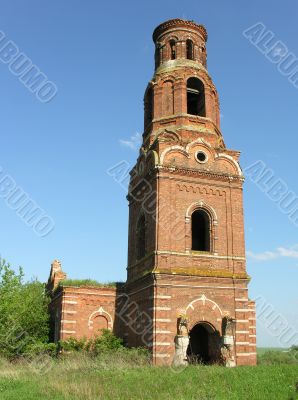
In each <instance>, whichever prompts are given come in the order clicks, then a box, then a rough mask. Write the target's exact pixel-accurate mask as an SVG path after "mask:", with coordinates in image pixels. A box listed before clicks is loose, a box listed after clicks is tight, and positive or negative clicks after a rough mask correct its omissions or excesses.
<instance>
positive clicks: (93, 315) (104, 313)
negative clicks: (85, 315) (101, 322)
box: [88, 307, 113, 330]
mask: <svg viewBox="0 0 298 400" xmlns="http://www.w3.org/2000/svg"><path fill="white" fill-rule="evenodd" d="M97 317H103V318H105V319H106V321H107V328H108V329H109V330H112V329H113V318H112V316H111V314H109V313H108V312H107V311H105V310H104V308H103V307H99V309H98V310H96V311H94V312H93V313H91V314H90V316H89V319H88V328H89V330H93V325H94V320H95V318H97Z"/></svg>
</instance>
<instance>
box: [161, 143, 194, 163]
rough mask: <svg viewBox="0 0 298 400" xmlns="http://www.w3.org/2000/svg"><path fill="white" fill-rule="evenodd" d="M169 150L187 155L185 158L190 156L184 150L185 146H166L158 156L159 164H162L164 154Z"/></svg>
mask: <svg viewBox="0 0 298 400" xmlns="http://www.w3.org/2000/svg"><path fill="white" fill-rule="evenodd" d="M170 152H176V153H180V154H183V155H184V156H185V157H187V158H189V157H190V156H189V153H188V152H187V151H186V150H185V147H183V146H179V145H176V146H171V147H168V148H166V149H165V150H164V151H163V152H162V153H161V156H160V164H161V165H163V164H164V159H165V157H166V155H167V154H168V153H170Z"/></svg>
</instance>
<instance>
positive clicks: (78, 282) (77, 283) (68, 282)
mask: <svg viewBox="0 0 298 400" xmlns="http://www.w3.org/2000/svg"><path fill="white" fill-rule="evenodd" d="M121 284H122V283H121V282H106V283H102V282H97V281H95V280H93V279H64V280H63V281H60V282H59V286H73V287H88V286H89V287H101V288H116V287H117V286H118V285H121Z"/></svg>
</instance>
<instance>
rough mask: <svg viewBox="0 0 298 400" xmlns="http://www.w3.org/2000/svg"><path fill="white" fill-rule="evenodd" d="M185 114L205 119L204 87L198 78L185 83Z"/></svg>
mask: <svg viewBox="0 0 298 400" xmlns="http://www.w3.org/2000/svg"><path fill="white" fill-rule="evenodd" d="M187 113H188V114H191V115H199V116H200V117H206V105H205V87H204V84H203V82H202V81H201V80H200V79H198V78H189V79H188V81H187Z"/></svg>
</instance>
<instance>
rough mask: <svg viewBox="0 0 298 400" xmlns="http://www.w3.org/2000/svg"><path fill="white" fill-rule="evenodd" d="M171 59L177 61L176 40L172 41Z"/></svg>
mask: <svg viewBox="0 0 298 400" xmlns="http://www.w3.org/2000/svg"><path fill="white" fill-rule="evenodd" d="M170 59H171V60H176V42H175V40H170Z"/></svg>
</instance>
